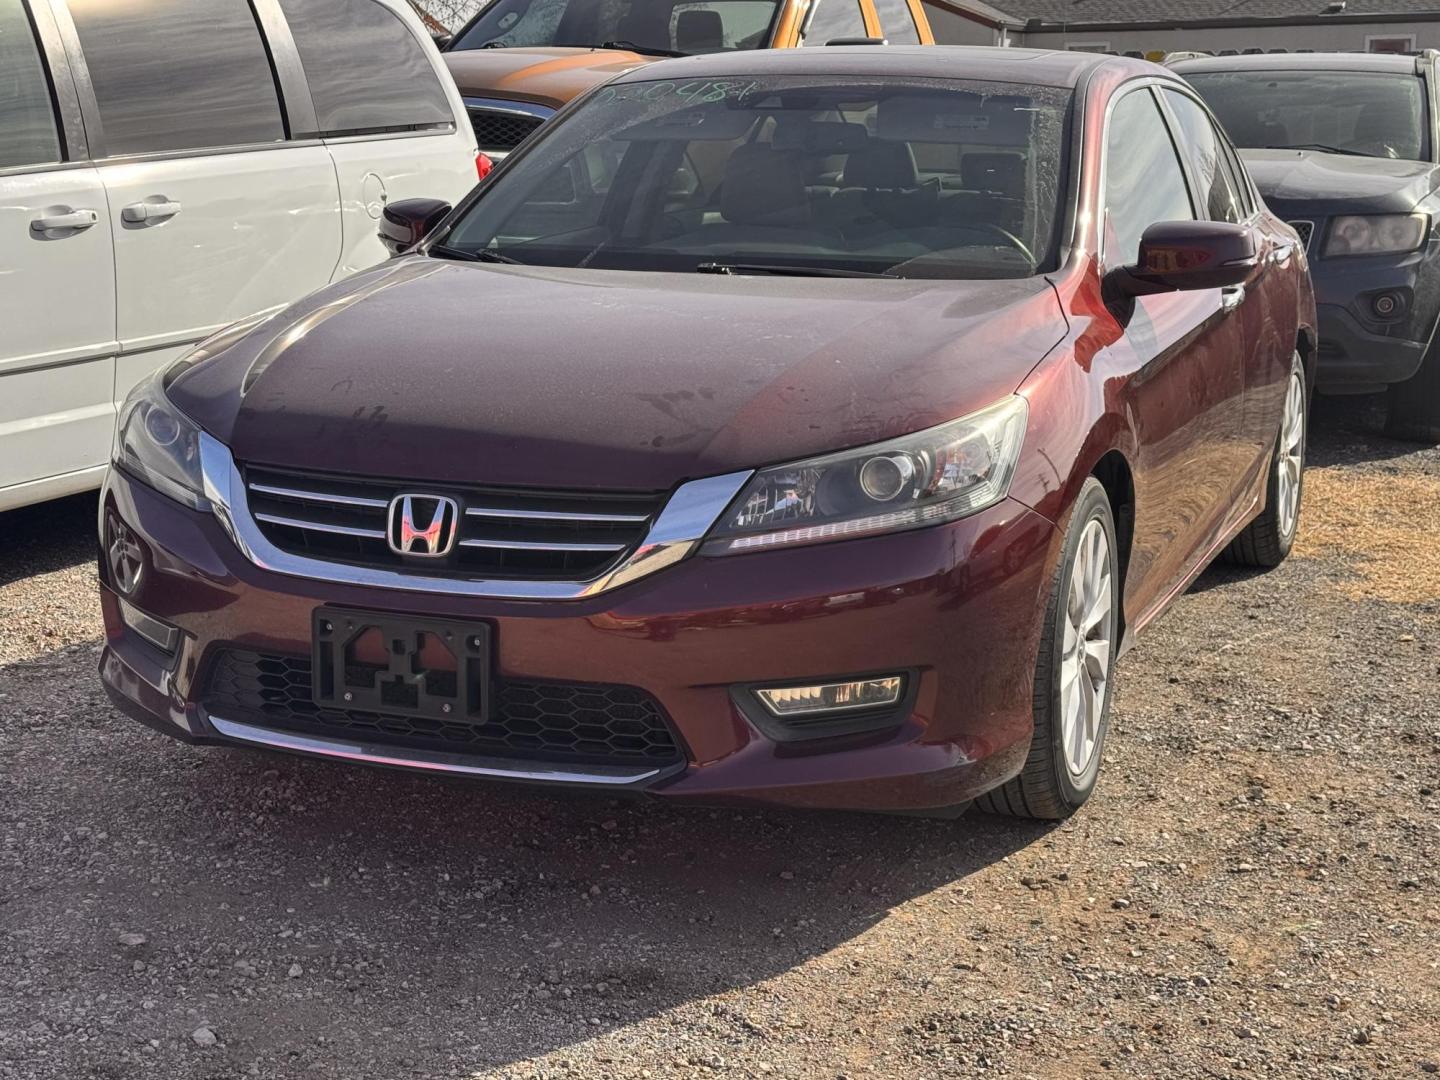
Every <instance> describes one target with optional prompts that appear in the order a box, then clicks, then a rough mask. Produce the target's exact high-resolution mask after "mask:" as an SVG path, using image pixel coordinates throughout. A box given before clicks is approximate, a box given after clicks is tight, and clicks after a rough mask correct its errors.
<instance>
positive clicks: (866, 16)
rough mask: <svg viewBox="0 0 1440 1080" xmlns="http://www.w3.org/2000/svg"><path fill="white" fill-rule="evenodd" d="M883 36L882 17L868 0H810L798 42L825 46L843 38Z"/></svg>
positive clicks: (799, 43) (803, 44) (804, 45)
mask: <svg viewBox="0 0 1440 1080" xmlns="http://www.w3.org/2000/svg"><path fill="white" fill-rule="evenodd" d="M879 35H880V20H879V19H878V18H876V16H875V9H874V8H873V7H872V6H871V5H870V2H869V0H810V8H809V10H808V11H806V13H805V18H804V20H803V21H802V22H801V24H800V30H799V36H798V38H797V40H796V42H795V44H796V45H799V46H802V47H806V46H813V45H825V44H827V43H829V42H831V41H836V40H839V39H841V38H866V37H878V36H879Z"/></svg>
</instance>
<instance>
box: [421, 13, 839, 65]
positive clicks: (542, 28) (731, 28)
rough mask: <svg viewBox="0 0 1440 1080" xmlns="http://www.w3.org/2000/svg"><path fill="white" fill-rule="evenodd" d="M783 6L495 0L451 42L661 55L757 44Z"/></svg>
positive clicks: (461, 46)
mask: <svg viewBox="0 0 1440 1080" xmlns="http://www.w3.org/2000/svg"><path fill="white" fill-rule="evenodd" d="M851 2H852V3H853V2H854V0H851ZM779 10H780V5H779V3H778V2H777V0H681V2H679V3H676V2H675V0H495V2H494V3H492V4H490V5H489V6H488V7H486V8H485V10H484V11H483V12H481V13H480V15H479V17H478V18H477V19H476V20H475V21H474V22H472V23H471V24H470V25H469V26H467V27H466V28H465V29H464V30H463V31H462V32H461V34H460V36H459V37H458V38H457V39H456V41H455V44H453V45H451V46H450V48H451V51H455V50H461V49H509V48H532V47H546V46H552V45H553V46H561V47H564V48H580V49H594V48H602V47H608V48H615V49H633V50H635V51H638V52H642V53H653V54H655V55H660V56H668V55H672V54H674V55H678V54H685V55H689V54H691V53H712V52H733V51H736V50H740V49H760V48H764V47H765V45H766V44H767V43H768V42H769V40H770V29H771V27H772V26H773V25H774V22H775V16H776V13H777V12H778V11H779Z"/></svg>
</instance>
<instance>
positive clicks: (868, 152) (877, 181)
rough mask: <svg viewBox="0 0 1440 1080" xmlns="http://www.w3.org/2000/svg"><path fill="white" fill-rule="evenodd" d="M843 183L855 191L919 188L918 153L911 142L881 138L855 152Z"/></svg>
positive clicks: (842, 177)
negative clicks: (884, 140) (863, 189)
mask: <svg viewBox="0 0 1440 1080" xmlns="http://www.w3.org/2000/svg"><path fill="white" fill-rule="evenodd" d="M840 183H841V184H842V185H843V186H844V187H852V188H917V187H919V186H920V173H919V170H918V169H916V167H915V151H914V150H912V149H911V148H910V144H909V143H903V142H881V141H879V140H878V139H877V140H876V141H874V142H872V143H870V144H869V145H868V146H866V147H864V148H863V149H861V150H856V151H854V152H853V153H851V155H850V157H849V158H847V159H846V161H845V172H844V174H843V175H842V176H841V178H840Z"/></svg>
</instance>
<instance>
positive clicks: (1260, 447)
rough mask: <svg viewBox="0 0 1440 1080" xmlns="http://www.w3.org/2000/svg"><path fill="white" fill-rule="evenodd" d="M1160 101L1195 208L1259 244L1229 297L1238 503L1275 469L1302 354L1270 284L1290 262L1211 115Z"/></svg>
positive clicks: (1165, 95) (1186, 98)
mask: <svg viewBox="0 0 1440 1080" xmlns="http://www.w3.org/2000/svg"><path fill="white" fill-rule="evenodd" d="M1161 98H1162V99H1163V100H1164V102H1165V105H1166V108H1167V109H1168V110H1169V112H1170V115H1171V117H1172V118H1173V119H1174V121H1175V124H1176V131H1177V133H1178V135H1179V136H1180V145H1181V146H1183V147H1184V148H1185V157H1186V159H1187V161H1188V163H1189V165H1190V174H1191V180H1192V184H1193V185H1194V188H1195V191H1196V202H1197V204H1198V205H1199V207H1200V209H1201V212H1202V214H1203V215H1204V216H1205V217H1208V218H1209V219H1210V220H1211V221H1223V222H1227V223H1229V224H1232V225H1243V226H1245V227H1246V228H1247V229H1250V230H1251V232H1252V233H1253V234H1254V236H1255V244H1256V248H1257V250H1258V251H1259V253H1260V262H1259V268H1258V269H1257V271H1256V273H1255V275H1254V277H1252V278H1251V280H1250V281H1248V282H1246V283H1245V284H1244V285H1241V286H1237V287H1235V288H1233V289H1230V290H1227V291H1226V293H1225V302H1226V304H1227V305H1229V306H1230V308H1231V311H1230V313H1229V318H1230V320H1231V321H1232V322H1234V323H1235V334H1236V336H1237V338H1238V339H1239V351H1238V353H1237V359H1238V362H1239V364H1240V379H1241V382H1242V384H1243V387H1244V399H1243V407H1242V409H1241V412H1240V416H1239V420H1238V422H1237V423H1236V425H1235V447H1234V448H1235V462H1234V468H1233V471H1234V478H1235V496H1236V498H1237V499H1238V498H1240V497H1241V496H1242V495H1243V494H1244V493H1245V492H1246V491H1248V490H1250V489H1251V488H1252V487H1253V485H1254V481H1255V480H1256V478H1257V476H1258V474H1259V470H1260V469H1261V468H1263V467H1265V466H1267V465H1268V464H1269V462H1270V455H1271V451H1272V450H1273V449H1274V444H1275V438H1276V430H1275V417H1277V416H1279V415H1280V401H1279V397H1280V396H1281V395H1283V394H1284V392H1285V389H1286V387H1287V385H1288V380H1289V375H1290V358H1291V355H1292V354H1293V352H1294V348H1295V332H1294V329H1293V327H1292V328H1291V332H1290V333H1289V334H1288V335H1287V334H1285V333H1284V332H1283V330H1282V328H1283V327H1284V326H1286V325H1287V324H1288V323H1291V322H1293V312H1294V310H1295V306H1294V304H1293V303H1292V304H1290V305H1289V306H1288V310H1286V309H1278V308H1277V306H1276V305H1275V304H1273V303H1272V299H1273V298H1272V295H1271V293H1272V290H1270V289H1269V288H1268V287H1267V283H1266V278H1267V277H1268V276H1269V274H1270V270H1271V267H1272V265H1274V263H1275V262H1276V260H1277V259H1283V258H1285V257H1288V254H1289V253H1288V252H1285V251H1283V250H1282V248H1283V247H1284V246H1285V245H1279V246H1277V242H1276V238H1275V237H1272V236H1271V235H1270V234H1269V233H1268V232H1267V231H1266V230H1265V229H1264V228H1263V227H1262V218H1263V216H1264V215H1263V214H1261V212H1260V205H1259V203H1258V202H1257V201H1256V200H1255V199H1254V198H1253V197H1252V195H1251V192H1250V187H1249V184H1248V182H1247V181H1246V178H1245V175H1244V173H1243V171H1241V167H1240V163H1239V160H1238V158H1237V157H1236V155H1235V153H1234V151H1233V150H1232V149H1231V148H1230V146H1229V144H1228V142H1227V140H1226V139H1225V136H1224V135H1222V134H1221V132H1220V130H1219V128H1218V127H1217V126H1216V124H1215V121H1214V118H1213V117H1212V116H1211V115H1210V111H1209V110H1208V109H1206V108H1205V106H1203V105H1202V104H1201V103H1200V102H1199V100H1198V99H1196V98H1195V97H1193V96H1192V95H1191V94H1190V93H1189V92H1187V91H1184V90H1181V89H1179V88H1176V87H1169V86H1167V87H1165V88H1164V89H1163V90H1162V91H1161Z"/></svg>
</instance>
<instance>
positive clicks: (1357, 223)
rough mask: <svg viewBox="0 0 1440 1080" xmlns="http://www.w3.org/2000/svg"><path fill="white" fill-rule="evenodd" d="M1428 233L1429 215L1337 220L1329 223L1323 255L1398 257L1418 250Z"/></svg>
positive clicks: (1389, 215)
mask: <svg viewBox="0 0 1440 1080" xmlns="http://www.w3.org/2000/svg"><path fill="white" fill-rule="evenodd" d="M1429 233H1430V215H1429V214H1376V215H1371V216H1367V217H1337V218H1336V219H1335V220H1334V221H1333V222H1331V224H1330V236H1329V238H1328V239H1326V241H1325V254H1326V255H1400V254H1403V253H1405V252H1407V251H1414V250H1415V249H1416V248H1418V247H1419V246H1420V245H1421V244H1423V243H1424V242H1425V237H1426V236H1427V235H1429Z"/></svg>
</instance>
